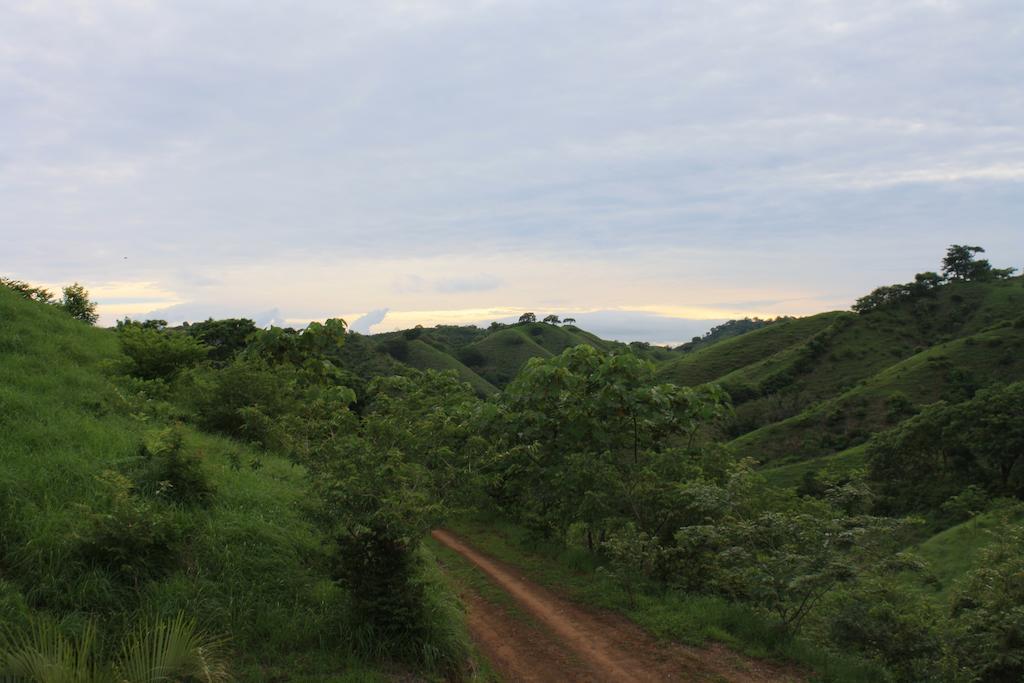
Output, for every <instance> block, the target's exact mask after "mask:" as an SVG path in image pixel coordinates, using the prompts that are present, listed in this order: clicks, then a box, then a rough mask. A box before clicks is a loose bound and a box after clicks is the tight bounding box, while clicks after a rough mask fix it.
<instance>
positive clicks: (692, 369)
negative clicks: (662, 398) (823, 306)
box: [658, 312, 842, 386]
mask: <svg viewBox="0 0 1024 683" xmlns="http://www.w3.org/2000/svg"><path fill="white" fill-rule="evenodd" d="M840 315H842V314H841V313H838V312H832V313H819V314H818V315H812V316H808V317H806V318H797V319H795V320H784V321H781V322H777V323H774V324H772V325H768V326H767V327H763V328H761V329H757V330H752V331H750V332H747V333H745V334H742V335H739V336H736V337H730V338H728V339H723V340H722V341H720V342H718V343H716V344H712V345H711V346H707V347H704V348H702V349H699V350H697V351H694V352H692V353H688V354H685V355H682V356H679V357H676V358H674V359H673V360H671V361H669V362H668V363H666V364H664V365H662V366H661V367H660V368H659V369H658V379H659V380H660V381H663V382H672V383H673V384H678V385H682V386H693V385H696V384H704V383H705V382H712V381H716V380H719V379H720V378H722V377H725V376H726V375H728V374H729V373H731V372H734V371H736V370H739V369H740V368H744V367H747V366H749V365H751V364H753V363H757V362H758V361H761V360H762V359H764V358H767V357H770V356H772V355H773V354H775V353H778V352H780V351H782V350H784V349H787V348H789V347H791V346H793V345H794V344H798V343H800V342H803V341H804V340H806V339H808V338H810V337H811V336H812V335H814V334H815V333H816V332H818V331H820V330H822V329H824V328H825V327H827V326H828V325H830V324H831V323H832V321H833V320H835V318H836V317H837V316H840Z"/></svg>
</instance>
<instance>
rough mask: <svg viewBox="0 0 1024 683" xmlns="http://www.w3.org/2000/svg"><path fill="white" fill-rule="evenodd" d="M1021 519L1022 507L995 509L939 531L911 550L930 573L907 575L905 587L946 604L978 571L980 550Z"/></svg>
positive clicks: (1022, 515)
mask: <svg viewBox="0 0 1024 683" xmlns="http://www.w3.org/2000/svg"><path fill="white" fill-rule="evenodd" d="M1022 518H1024V510H1021V509H1020V508H1019V507H1016V508H1013V507H1011V508H1006V509H996V510H992V511H990V512H985V513H982V514H980V515H977V516H975V517H973V518H972V519H969V520H967V521H966V522H961V523H960V524H957V525H956V526H952V527H950V528H948V529H945V530H943V531H940V532H939V533H937V534H935V535H934V536H932V537H930V538H928V539H927V540H926V541H924V542H923V543H921V544H919V545H916V546H914V547H913V548H911V550H913V551H914V552H915V553H916V554H917V555H919V556H920V557H921V558H922V559H923V560H925V562H927V566H928V572H927V574H926V575H925V576H924V577H921V576H917V575H907V576H906V577H905V580H906V584H907V585H908V586H909V587H912V588H915V589H917V590H921V591H922V592H924V593H925V594H927V595H928V596H930V597H931V598H932V599H933V600H934V601H935V602H938V603H945V602H946V601H948V599H949V598H950V596H951V595H952V593H953V590H954V588H955V587H956V584H957V581H959V580H960V579H961V578H962V577H963V576H964V575H966V574H967V573H968V572H970V571H972V570H974V569H977V568H978V562H979V557H980V554H981V551H982V550H983V549H984V548H986V547H988V546H989V545H990V544H991V543H993V542H994V541H995V539H996V538H998V537H999V535H1000V532H1002V531H1003V530H1005V529H1006V527H1007V526H1008V525H1010V524H1013V523H1016V522H1020V521H1021V519H1022ZM922 578H923V579H924V580H922Z"/></svg>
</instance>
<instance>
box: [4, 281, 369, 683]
mask: <svg viewBox="0 0 1024 683" xmlns="http://www.w3.org/2000/svg"><path fill="white" fill-rule="evenodd" d="M120 362H121V355H120V351H119V343H118V338H117V336H116V335H115V334H114V333H113V332H111V331H109V330H101V329H96V328H93V327H90V326H88V325H86V324H85V323H82V322H79V321H77V320H74V319H72V318H70V317H69V316H68V315H67V314H65V313H64V312H63V311H61V310H59V309H58V308H56V307H52V306H46V305H43V304H39V303H34V302H29V301H26V300H24V299H22V298H20V297H19V296H17V295H16V294H15V293H14V292H12V291H10V290H8V289H6V288H4V287H0V434H2V438H0V462H2V463H3V467H2V468H0V623H4V624H6V625H11V626H13V625H19V624H23V623H24V622H25V619H26V618H27V616H28V615H29V614H32V615H37V616H39V615H48V616H50V617H52V618H54V619H56V620H58V621H61V622H63V623H64V624H65V625H67V626H68V627H69V628H74V625H75V624H78V625H79V626H80V625H81V624H82V621H83V619H84V618H85V617H87V616H92V617H94V618H96V619H98V621H99V624H100V627H101V633H102V635H103V636H104V637H105V638H111V639H114V640H116V639H117V638H118V637H119V635H120V634H123V633H124V632H125V631H126V630H127V629H128V628H130V627H131V626H132V625H133V623H134V622H135V620H136V619H138V618H140V617H145V618H152V617H154V616H163V617H169V616H172V615H174V614H175V613H176V612H178V611H183V612H185V613H186V614H188V615H192V616H194V617H196V618H197V619H198V620H199V622H200V624H201V626H202V627H203V628H204V629H206V630H207V631H209V632H212V633H216V634H224V635H226V636H228V637H229V639H230V648H231V650H232V652H233V659H234V661H233V662H232V670H233V672H234V673H235V674H236V675H237V676H238V678H239V679H240V680H270V679H276V680H292V679H296V678H301V679H302V680H327V679H328V678H329V679H330V680H376V677H375V676H374V674H372V673H371V672H369V671H367V670H365V669H361V668H360V667H357V666H355V665H354V664H353V663H352V655H351V653H350V652H349V650H348V643H347V641H346V640H345V639H344V638H337V637H328V638H325V637H324V634H328V633H334V634H337V633H339V632H340V629H341V624H342V618H343V615H344V604H345V599H346V596H345V594H344V591H342V589H340V588H338V587H337V586H336V584H335V583H334V582H333V581H331V579H330V571H329V567H328V566H327V562H326V554H325V544H324V540H325V539H324V538H322V537H321V536H320V535H319V533H318V532H316V531H315V529H314V528H313V526H312V525H311V523H310V521H309V520H308V517H307V515H306V514H305V513H304V512H303V509H304V508H303V506H304V501H305V499H306V486H305V484H304V474H303V473H302V471H301V470H300V469H298V468H296V467H295V466H294V465H293V464H291V463H290V462H288V461H286V460H284V459H281V458H277V457H274V456H271V455H268V454H266V453H262V452H258V451H255V450H252V449H250V448H247V447H245V446H242V445H240V444H239V443H237V442H234V441H230V440H228V439H224V438H219V437H214V436H210V435H207V434H202V433H199V432H197V431H195V430H192V429H190V428H185V427H180V428H179V429H180V430H181V431H180V433H181V435H182V437H183V443H182V446H181V451H182V453H183V454H185V455H187V456H188V458H189V459H198V461H199V467H200V471H201V472H202V474H203V475H204V476H205V477H206V478H207V479H208V481H209V483H210V484H212V486H213V489H214V491H213V495H212V499H211V500H210V502H209V505H208V506H206V507H203V506H198V505H193V506H188V505H184V504H176V503H174V502H172V501H170V500H169V499H165V498H162V497H161V496H160V495H144V494H142V493H140V492H138V491H136V490H135V489H134V487H133V485H132V484H131V482H132V481H133V477H135V476H136V475H137V474H138V473H139V471H140V470H139V468H141V467H144V466H145V464H146V460H145V458H144V457H143V456H141V455H140V452H142V449H143V444H144V443H146V442H147V441H152V439H153V437H154V432H156V433H157V434H160V428H162V427H163V426H164V425H165V424H166V422H165V418H163V417H161V415H160V409H159V407H158V406H156V405H154V404H153V402H152V401H144V402H142V401H137V400H136V393H135V392H134V391H133V389H132V387H131V385H125V386H115V384H114V383H113V382H112V381H111V378H110V370H111V368H113V367H115V366H116V365H117V364H119V363H120ZM111 642H113V641H111ZM346 672H347V673H346Z"/></svg>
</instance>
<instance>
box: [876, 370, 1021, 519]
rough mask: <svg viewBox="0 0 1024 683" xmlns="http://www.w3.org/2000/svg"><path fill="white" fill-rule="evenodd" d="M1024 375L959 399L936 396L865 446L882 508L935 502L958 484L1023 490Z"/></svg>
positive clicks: (992, 490) (930, 505)
mask: <svg viewBox="0 0 1024 683" xmlns="http://www.w3.org/2000/svg"><path fill="white" fill-rule="evenodd" d="M1022 458H1024V382H1017V383H1015V384H1009V385H1003V386H993V387H990V388H988V389H984V390H982V391H979V392H978V393H977V394H976V395H975V397H974V398H972V399H971V400H969V401H964V402H963V403H959V404H955V405H948V404H945V403H936V404H934V405H931V406H928V407H927V408H925V409H924V410H923V411H922V412H921V413H920V414H919V415H917V416H915V417H913V418H911V419H909V420H907V421H905V422H904V423H902V424H901V425H900V426H899V427H896V428H894V429H891V430H889V431H887V432H883V433H881V434H878V435H877V436H875V438H874V439H873V440H872V441H871V443H870V445H869V447H868V459H869V467H870V470H869V471H870V476H871V479H872V480H873V481H874V482H876V483H877V486H878V490H879V493H880V494H881V495H882V499H883V503H884V507H885V509H887V510H896V511H907V510H926V509H937V508H938V507H939V505H940V504H942V503H943V502H944V501H946V500H947V499H948V498H950V497H951V496H953V495H956V494H958V493H960V492H961V491H962V490H963V489H964V488H965V487H967V486H970V485H977V486H980V487H983V488H984V489H985V490H987V491H989V492H990V493H992V494H996V495H1007V494H1017V495H1019V494H1020V493H1021V492H1022V491H1024V481H1022V477H1021V473H1020V472H1019V467H1018V466H1019V463H1020V462H1021V460H1022Z"/></svg>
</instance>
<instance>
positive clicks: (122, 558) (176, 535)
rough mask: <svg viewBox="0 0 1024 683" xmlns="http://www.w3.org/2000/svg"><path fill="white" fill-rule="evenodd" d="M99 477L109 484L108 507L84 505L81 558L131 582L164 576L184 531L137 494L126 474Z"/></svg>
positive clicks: (79, 543)
mask: <svg viewBox="0 0 1024 683" xmlns="http://www.w3.org/2000/svg"><path fill="white" fill-rule="evenodd" d="M100 481H101V482H102V483H103V484H104V485H105V487H106V489H107V494H108V500H107V501H105V502H106V503H107V509H104V510H97V509H93V508H90V507H86V506H83V509H82V513H83V516H84V518H85V529H84V531H83V532H82V533H80V534H79V535H78V538H77V548H76V550H77V553H76V554H77V555H78V557H79V558H80V559H81V560H82V561H84V562H85V563H87V564H90V565H93V566H98V567H101V568H103V569H105V570H106V571H108V572H109V573H110V574H112V575H113V576H114V577H116V578H117V579H118V580H120V581H122V582H124V583H128V584H138V583H139V582H140V581H143V580H147V579H153V578H157V577H160V576H164V575H166V574H167V573H168V572H170V571H171V570H172V569H173V568H174V567H175V566H176V565H177V562H178V559H177V556H178V552H177V547H178V543H179V541H180V540H181V538H182V534H183V530H182V529H180V528H179V527H178V526H177V524H176V523H175V521H174V520H173V518H172V516H171V515H170V514H169V513H168V512H167V511H164V510H161V509H159V508H157V507H156V506H154V505H152V504H150V503H148V502H146V501H145V500H143V499H140V498H137V497H135V496H133V495H132V494H131V489H132V485H131V482H130V481H128V479H126V478H125V477H123V476H122V475H120V474H117V473H115V472H110V471H107V472H105V473H104V474H103V475H102V476H101V477H100Z"/></svg>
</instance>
